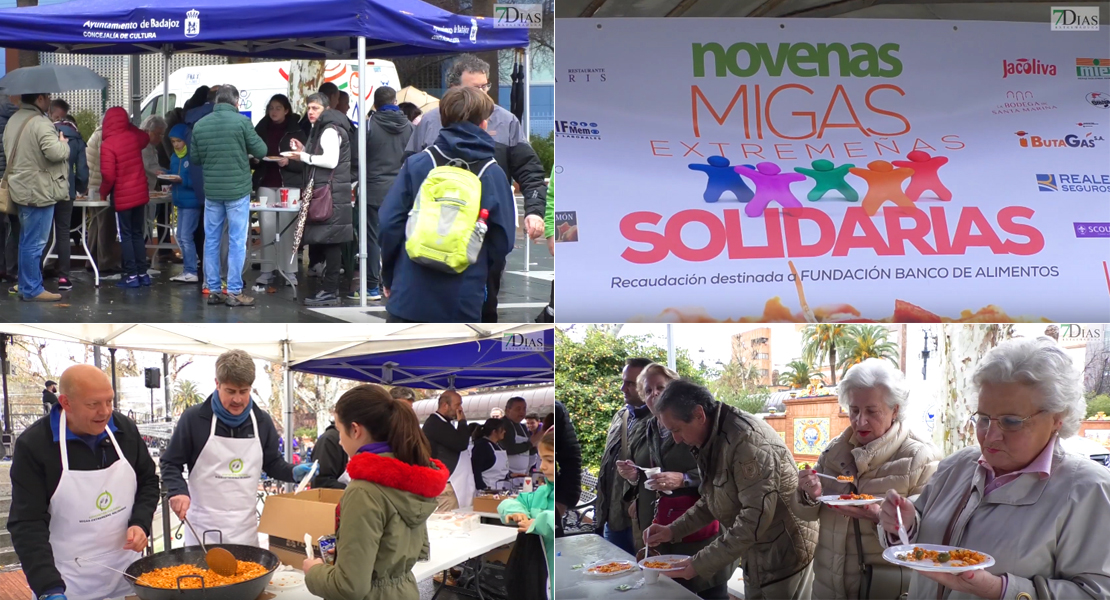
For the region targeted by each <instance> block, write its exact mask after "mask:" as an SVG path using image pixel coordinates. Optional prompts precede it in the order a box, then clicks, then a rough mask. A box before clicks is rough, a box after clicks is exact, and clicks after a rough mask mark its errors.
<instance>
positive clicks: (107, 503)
mask: <svg viewBox="0 0 1110 600" xmlns="http://www.w3.org/2000/svg"><path fill="white" fill-rule="evenodd" d="M96 508H97V510H99V511H100V512H105V511H107V510H108V509H109V508H112V495H111V494H109V493H108V492H106V491H105V492H101V494H100V495H99V496H97V497H96Z"/></svg>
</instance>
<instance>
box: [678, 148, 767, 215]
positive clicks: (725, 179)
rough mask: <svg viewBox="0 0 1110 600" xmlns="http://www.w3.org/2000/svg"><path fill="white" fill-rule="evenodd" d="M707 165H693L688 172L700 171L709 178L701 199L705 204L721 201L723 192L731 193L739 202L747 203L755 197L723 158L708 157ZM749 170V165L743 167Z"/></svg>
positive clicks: (750, 167)
mask: <svg viewBox="0 0 1110 600" xmlns="http://www.w3.org/2000/svg"><path fill="white" fill-rule="evenodd" d="M706 162H708V163H709V164H707V165H703V164H700V163H694V164H692V165H690V170H692V171H701V172H703V173H705V174H706V175H707V176H708V177H709V181H708V182H707V183H706V185H705V194H704V195H703V196H702V198H704V199H705V201H706V202H710V203H713V202H716V201H718V200H720V199H721V196H722V195H724V193H725V192H732V193H733V194H735V195H736V199H737V200H739V201H741V202H749V201H751V199H752V197H754V196H755V192H753V191H752V190H751V188H749V187H748V184H746V183H744V179H743V178H742V177H740V174H739V173H737V172H736V171H735V170H734V168H733V167H732V165H731V164H729V160H728V159H727V158H725V157H723V156H710V157H709V158H708V159H706ZM744 166H745V167H748V168H749V169H753V168H754V167H752V166H751V165H744Z"/></svg>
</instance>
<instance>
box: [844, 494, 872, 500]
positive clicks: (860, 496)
mask: <svg viewBox="0 0 1110 600" xmlns="http://www.w3.org/2000/svg"><path fill="white" fill-rule="evenodd" d="M840 499H841V500H874V499H875V497H874V496H872V495H871V494H841V495H840Z"/></svg>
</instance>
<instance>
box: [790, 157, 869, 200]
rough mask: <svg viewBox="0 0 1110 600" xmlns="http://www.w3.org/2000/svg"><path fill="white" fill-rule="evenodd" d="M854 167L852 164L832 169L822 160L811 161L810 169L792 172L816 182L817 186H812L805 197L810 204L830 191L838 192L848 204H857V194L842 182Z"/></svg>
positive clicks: (830, 165)
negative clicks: (811, 166)
mask: <svg viewBox="0 0 1110 600" xmlns="http://www.w3.org/2000/svg"><path fill="white" fill-rule="evenodd" d="M854 166H855V165H853V164H844V165H840V166H839V167H835V168H834V167H833V164H832V163H831V162H829V161H827V160H825V159H823V158H822V159H818V160H815V161H813V168H812V169H806V168H803V167H794V170H795V171H797V172H799V173H801V174H802V175H805V176H807V177H811V178H813V180H814V181H816V182H817V185H815V186H813V189H812V190H810V192H809V194H808V195H807V196H806V198H808V199H809V201H810V202H816V201H818V200H820V199H821V198H823V197H824V196H825V194H827V193H829V191H831V190H836V191H838V192H840V193H841V194H842V195H843V196H844V199H845V200H848V201H849V202H859V193H857V192H856V190H854V189H852V186H850V185H848V182H846V181H844V178H845V177H846V176H847V175H848V169H851V168H852V167H854Z"/></svg>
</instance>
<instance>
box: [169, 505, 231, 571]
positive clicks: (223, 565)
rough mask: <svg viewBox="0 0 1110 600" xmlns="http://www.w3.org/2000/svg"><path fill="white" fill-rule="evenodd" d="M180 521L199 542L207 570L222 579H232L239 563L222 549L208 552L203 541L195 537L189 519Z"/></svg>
mask: <svg viewBox="0 0 1110 600" xmlns="http://www.w3.org/2000/svg"><path fill="white" fill-rule="evenodd" d="M181 520H182V521H185V524H186V525H188V526H189V531H192V532H193V537H195V538H197V541H198V542H200V549H201V550H204V562H205V563H207V564H208V568H209V569H212V572H213V573H215V574H217V575H222V576H224V577H234V576H235V574H236V573H238V572H239V561H238V560H237V559H236V558H235V556H234V555H233V554H232V553H230V552H228V551H227V550H225V549H224V548H213V549H211V550H209V549H208V548H206V547H205V545H204V539H203V538H201V537H200V536H199V535H197V530H196V529H193V524H192V523H190V522H189V519H185V518H183V519H181Z"/></svg>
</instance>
